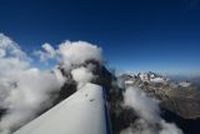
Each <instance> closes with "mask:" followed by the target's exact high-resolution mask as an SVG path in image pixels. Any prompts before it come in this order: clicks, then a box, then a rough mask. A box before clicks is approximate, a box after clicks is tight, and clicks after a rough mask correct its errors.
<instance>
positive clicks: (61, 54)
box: [35, 41, 103, 69]
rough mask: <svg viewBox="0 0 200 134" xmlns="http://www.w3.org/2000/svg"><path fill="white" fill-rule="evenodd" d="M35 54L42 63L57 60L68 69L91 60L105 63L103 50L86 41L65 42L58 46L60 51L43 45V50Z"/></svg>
mask: <svg viewBox="0 0 200 134" xmlns="http://www.w3.org/2000/svg"><path fill="white" fill-rule="evenodd" d="M35 54H36V55H38V56H39V57H40V60H41V61H47V60H48V59H56V60H58V61H59V62H62V65H63V66H64V68H66V69H67V68H70V67H71V66H72V65H79V64H83V63H84V62H85V61H88V60H91V59H92V60H95V61H97V62H99V63H102V62H103V57H102V49H101V48H99V47H97V46H96V45H93V44H90V43H88V42H85V41H74V42H71V41H65V42H64V43H61V44H59V45H58V49H54V48H53V47H52V46H51V45H50V44H48V43H45V44H44V45H42V50H38V51H36V52H35Z"/></svg>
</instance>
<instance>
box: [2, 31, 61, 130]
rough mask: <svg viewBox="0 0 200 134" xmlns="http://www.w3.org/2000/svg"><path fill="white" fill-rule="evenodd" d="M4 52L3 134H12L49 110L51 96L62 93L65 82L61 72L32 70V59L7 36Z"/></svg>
mask: <svg viewBox="0 0 200 134" xmlns="http://www.w3.org/2000/svg"><path fill="white" fill-rule="evenodd" d="M47 48H48V47H47ZM48 51H49V52H50V49H49V48H48ZM0 53H1V56H0V108H1V109H2V108H3V109H6V114H5V115H3V116H2V117H1V121H0V133H5V134H9V133H10V132H12V130H15V129H16V128H18V127H19V126H21V125H23V124H25V123H26V122H27V121H29V120H30V119H32V118H34V117H35V116H36V114H37V112H39V111H40V110H42V109H44V108H47V107H49V106H50V105H51V100H52V95H51V93H52V92H57V91H59V89H60V87H61V86H62V85H63V83H64V81H65V80H64V78H63V77H62V74H61V72H60V71H59V70H58V69H54V70H52V71H41V70H39V69H38V68H34V67H32V66H31V63H30V61H31V58H30V57H28V56H27V54H26V53H25V52H23V51H22V50H21V48H20V47H19V46H18V44H17V43H15V42H14V41H12V39H10V38H9V37H7V36H5V35H3V34H0Z"/></svg>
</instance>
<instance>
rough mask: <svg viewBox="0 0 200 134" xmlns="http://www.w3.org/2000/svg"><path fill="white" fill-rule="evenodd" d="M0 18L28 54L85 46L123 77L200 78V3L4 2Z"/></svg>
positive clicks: (0, 29) (1, 29)
mask: <svg viewBox="0 0 200 134" xmlns="http://www.w3.org/2000/svg"><path fill="white" fill-rule="evenodd" d="M0 16H1V18H0V32H2V33H4V34H6V35H8V36H10V37H12V38H13V39H14V40H15V41H16V42H18V43H19V44H20V45H21V46H22V48H24V49H25V50H26V51H27V52H29V51H32V50H33V49H38V48H39V47H40V46H41V44H43V43H44V42H49V43H51V44H52V45H56V44H58V43H60V42H62V41H64V40H67V39H69V40H74V41H76V40H84V41H88V42H91V43H93V44H97V45H99V46H100V47H102V48H103V50H104V55H105V57H106V58H107V61H108V63H109V64H110V66H113V67H115V68H117V69H119V70H122V71H125V70H128V71H148V70H153V71H157V72H165V73H182V74H196V73H200V52H199V51H200V1H199V0H121V1H119V0H113V1H111V0H99V1H98V0H84V1H83V0H82V1H78V0H65V1H64V0H63V1H61V0H56V1H50V0H48V1H47V0H43V1H41V0H40V1H39V0H38V1H37V0H32V1H27V0H26V1H23V0H21V1H16V0H12V1H4V0H2V1H1V4H0Z"/></svg>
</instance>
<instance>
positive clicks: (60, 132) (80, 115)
mask: <svg viewBox="0 0 200 134" xmlns="http://www.w3.org/2000/svg"><path fill="white" fill-rule="evenodd" d="M110 130H111V129H110V126H109V119H108V114H107V110H106V104H105V98H104V91H103V88H102V87H100V86H98V85H95V84H86V85H85V86H84V87H83V88H82V89H80V90H78V91H77V92H76V93H74V94H73V95H71V96H70V97H68V98H67V99H66V100H64V101H62V102H61V103H60V104H58V105H56V106H55V107H53V108H52V109H50V110H49V111H47V112H46V113H44V114H43V115H41V116H39V117H38V118H36V119H35V120H33V121H31V122H30V123H28V124H27V125H25V126H24V127H22V128H20V129H19V130H17V131H16V132H15V133H14V134H110V133H111V131H110Z"/></svg>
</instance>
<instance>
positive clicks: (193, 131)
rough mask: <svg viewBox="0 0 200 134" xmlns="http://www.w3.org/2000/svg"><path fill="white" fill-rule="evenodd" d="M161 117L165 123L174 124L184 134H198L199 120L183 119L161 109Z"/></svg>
mask: <svg viewBox="0 0 200 134" xmlns="http://www.w3.org/2000/svg"><path fill="white" fill-rule="evenodd" d="M161 116H162V117H163V118H164V119H165V120H166V121H167V122H173V123H175V124H176V125H177V126H178V127H179V128H181V129H182V130H183V132H184V133H185V134H199V130H200V128H199V125H200V118H196V119H184V118H182V117H181V116H179V115H177V114H176V113H173V112H171V111H169V110H167V109H164V108H163V109H162V114H161Z"/></svg>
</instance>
